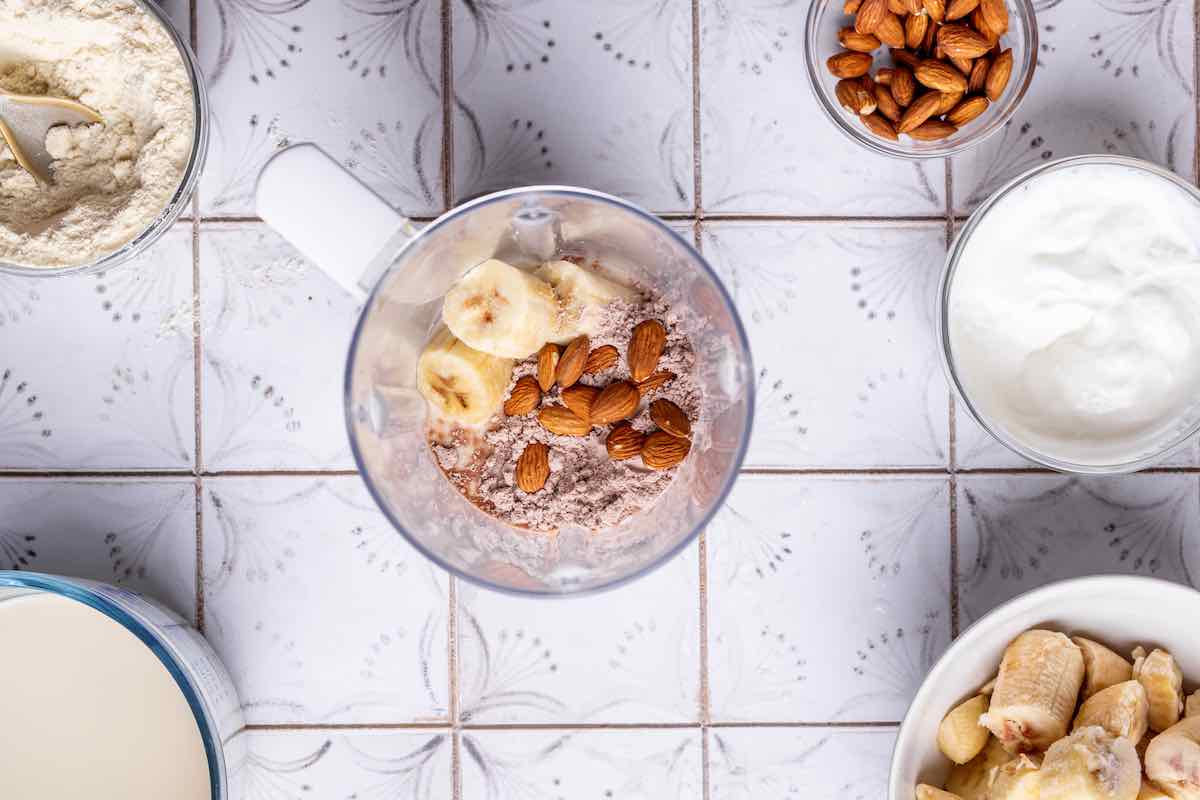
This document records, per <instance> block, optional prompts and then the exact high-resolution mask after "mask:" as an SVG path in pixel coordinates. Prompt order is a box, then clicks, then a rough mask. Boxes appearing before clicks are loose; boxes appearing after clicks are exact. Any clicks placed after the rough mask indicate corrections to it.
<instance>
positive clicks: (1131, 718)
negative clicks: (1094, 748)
mask: <svg viewBox="0 0 1200 800" xmlns="http://www.w3.org/2000/svg"><path fill="white" fill-rule="evenodd" d="M1092 725H1099V726H1100V727H1101V728H1104V730H1105V731H1107V732H1108V733H1109V734H1110V735H1111V736H1123V737H1125V738H1126V739H1128V740H1129V741H1131V742H1139V741H1141V739H1142V737H1143V736H1145V735H1146V731H1147V730H1148V729H1149V725H1150V701H1149V700H1148V699H1147V697H1146V689H1145V688H1144V687H1143V686H1142V684H1140V683H1138V682H1137V681H1133V680H1130V681H1125V682H1124V683H1118V684H1116V685H1114V686H1109V687H1108V688H1107V689H1103V690H1101V691H1099V692H1097V693H1096V694H1094V695H1092V696H1091V697H1089V698H1088V699H1087V700H1085V701H1084V702H1083V705H1081V706H1080V707H1079V712H1078V713H1077V714H1076V715H1075V722H1074V729H1075V730H1078V729H1079V728H1087V727H1090V726H1092Z"/></svg>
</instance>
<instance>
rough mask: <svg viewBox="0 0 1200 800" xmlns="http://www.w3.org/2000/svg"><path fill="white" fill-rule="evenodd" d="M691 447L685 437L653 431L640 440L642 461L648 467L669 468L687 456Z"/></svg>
mask: <svg viewBox="0 0 1200 800" xmlns="http://www.w3.org/2000/svg"><path fill="white" fill-rule="evenodd" d="M691 449H692V443H691V442H689V441H688V440H687V439H680V438H679V437H678V436H672V435H671V434H669V433H667V432H666V431H655V432H654V433H652V434H650V435H649V436H647V437H646V441H644V442H642V463H643V464H645V465H646V466H647V467H649V468H650V469H670V468H671V467H673V466H675V465H676V464H678V463H679V462H681V461H683V459H685V458H687V454H688V451H689V450H691Z"/></svg>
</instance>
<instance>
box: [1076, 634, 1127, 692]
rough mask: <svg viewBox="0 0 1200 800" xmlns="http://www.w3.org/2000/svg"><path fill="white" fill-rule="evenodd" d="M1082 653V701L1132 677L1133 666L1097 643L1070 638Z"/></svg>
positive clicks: (1081, 638)
mask: <svg viewBox="0 0 1200 800" xmlns="http://www.w3.org/2000/svg"><path fill="white" fill-rule="evenodd" d="M1071 641H1072V642H1074V643H1075V644H1076V645H1077V646H1078V647H1079V650H1080V651H1081V652H1082V653H1083V699H1084V700H1086V699H1088V698H1089V697H1091V696H1092V695H1094V694H1095V693H1096V692H1100V691H1103V690H1105V689H1107V688H1108V687H1110V686H1115V685H1116V684H1118V683H1124V682H1125V681H1127V680H1130V679H1131V678H1132V677H1133V665H1132V664H1130V663H1129V662H1128V661H1126V660H1125V659H1123V658H1121V657H1120V656H1119V655H1117V654H1116V653H1114V652H1113V651H1112V650H1109V649H1108V648H1107V647H1105V646H1104V645H1102V644H1100V643H1099V642H1094V641H1092V640H1091V639H1085V638H1084V637H1082V636H1072V637H1071Z"/></svg>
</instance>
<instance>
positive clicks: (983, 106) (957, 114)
mask: <svg viewBox="0 0 1200 800" xmlns="http://www.w3.org/2000/svg"><path fill="white" fill-rule="evenodd" d="M987 107H988V99H987V98H986V97H979V96H975V97H968V98H967V99H966V100H963V101H962V102H961V103H959V104H958V105H957V106H955V107H954V108H952V109H950V111H948V112H947V113H946V122H949V123H950V124H951V125H953V126H955V127H956V128H961V127H962V126H963V125H966V124H967V123H968V122H970V121H971V120H973V119H975V118H976V117H978V116H979V115H980V114H982V113H983V112H984V111H987Z"/></svg>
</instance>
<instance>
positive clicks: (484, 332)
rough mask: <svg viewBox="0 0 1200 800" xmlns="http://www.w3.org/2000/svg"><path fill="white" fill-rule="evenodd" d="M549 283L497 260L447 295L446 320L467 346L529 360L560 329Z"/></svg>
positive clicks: (479, 268) (474, 271) (466, 277)
mask: <svg viewBox="0 0 1200 800" xmlns="http://www.w3.org/2000/svg"><path fill="white" fill-rule="evenodd" d="M559 317H560V309H559V304H558V298H557V297H556V296H555V294H554V290H553V289H552V288H550V284H548V283H546V282H545V281H543V280H540V279H539V278H537V277H535V276H534V275H531V274H530V273H528V272H525V271H523V270H519V269H517V268H516V267H513V266H510V265H508V264H506V263H504V262H503V261H500V260H498V259H495V258H493V259H490V260H488V261H485V262H483V263H482V264H480V265H479V266H477V267H475V268H474V269H472V270H471V271H470V272H468V273H467V274H466V275H464V276H463V277H462V278H460V279H459V281H458V283H456V284H454V286H453V287H451V289H450V291H449V292H447V293H446V299H445V301H444V303H443V305H442V319H443V321H444V322H445V323H446V326H447V327H448V328H449V329H450V331H451V333H453V334H454V335H455V336H457V337H458V338H459V339H462V340H463V341H464V342H466V343H467V346H469V347H473V348H474V349H476V350H478V351H480V352H482V353H487V354H489V355H493V356H498V357H500V358H526V357H528V356H530V355H532V354H533V353H535V352H537V350H538V349H539V348H541V346H542V345H544V344H545V343H546V342H548V341H550V340H551V339H554V338H555V337H556V336H557V334H558V330H559V325H560V319H559Z"/></svg>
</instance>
